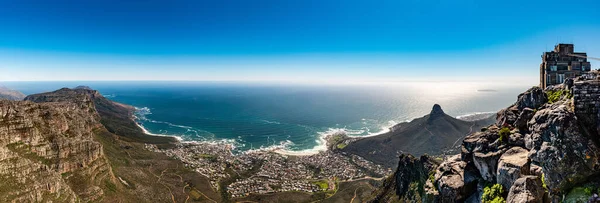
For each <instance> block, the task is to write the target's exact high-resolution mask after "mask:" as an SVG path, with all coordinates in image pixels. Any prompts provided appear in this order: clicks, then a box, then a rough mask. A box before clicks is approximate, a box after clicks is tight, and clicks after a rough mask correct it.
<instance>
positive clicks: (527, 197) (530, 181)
mask: <svg viewBox="0 0 600 203" xmlns="http://www.w3.org/2000/svg"><path fill="white" fill-rule="evenodd" d="M544 193H545V190H544V188H543V187H542V180H540V178H538V177H536V176H525V177H522V178H519V179H517V180H516V181H515V183H514V184H513V186H512V187H511V188H510V191H509V192H508V196H507V198H506V202H508V203H511V202H515V203H538V202H543V201H544Z"/></svg>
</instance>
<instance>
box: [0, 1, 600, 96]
mask: <svg viewBox="0 0 600 203" xmlns="http://www.w3.org/2000/svg"><path fill="white" fill-rule="evenodd" d="M599 11H600V1H598V0H571V1H564V0H562V1H558V0H545V1H538V0H519V1H512V0H506V1H482V0H390V1H376V0H374V1H357V0H339V1H338V0H333V1H328V0H300V1H296V0H294V1H286V0H257V1H249V0H236V1H234V0H218V1H202V0H191V1H175V0H171V1H156V0H140V1H124V0H119V1H108V0H84V1H82V0H72V1H61V0H56V1H45V0H39V1H31V0H8V1H5V0H0V81H15V80H16V81H19V80H28V81H29V80H79V81H81V80H209V81H297V82H339V81H354V82H395V81H411V80H444V81H455V80H461V81H463V80H467V81H509V82H511V83H514V82H518V83H527V84H529V83H531V84H536V83H537V82H538V72H539V63H540V62H541V58H540V55H541V53H542V52H543V51H546V50H550V49H552V47H553V45H554V44H556V43H558V42H565V43H575V49H576V51H585V52H588V55H589V56H597V57H598V56H600V39H598V38H599V37H600V12H599ZM592 66H593V68H600V67H599V66H600V63H598V62H593V64H592Z"/></svg>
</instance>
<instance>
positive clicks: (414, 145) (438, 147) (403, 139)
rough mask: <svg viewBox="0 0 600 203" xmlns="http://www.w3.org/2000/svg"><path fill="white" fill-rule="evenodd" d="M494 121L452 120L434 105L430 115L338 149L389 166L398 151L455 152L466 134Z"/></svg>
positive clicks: (419, 152) (490, 119) (423, 152)
mask: <svg viewBox="0 0 600 203" xmlns="http://www.w3.org/2000/svg"><path fill="white" fill-rule="evenodd" d="M494 121H495V119H493V117H490V118H487V119H481V120H476V121H464V120H460V119H456V118H454V117H452V116H449V115H447V114H446V113H444V111H443V110H442V107H441V106H440V105H437V104H436V105H434V106H433V108H432V110H431V113H430V114H428V115H425V116H423V117H421V118H417V119H414V120H412V121H410V122H406V123H400V124H397V125H395V126H393V127H392V128H391V129H390V132H387V133H384V134H381V135H377V136H373V137H367V138H363V139H358V140H356V141H354V142H351V143H349V144H348V146H346V147H344V148H343V149H342V151H344V152H347V153H351V154H356V155H359V156H361V157H364V158H365V159H367V160H370V161H373V162H375V163H378V164H383V165H386V166H390V167H391V166H395V165H396V164H397V161H398V160H397V159H392V158H391V157H397V156H398V154H400V153H409V154H413V155H415V156H420V155H423V154H430V155H441V154H444V153H452V152H454V153H456V152H458V151H459V146H460V143H461V141H462V139H463V138H464V137H465V136H466V135H468V134H470V133H472V132H476V131H478V130H479V129H481V127H484V126H487V125H489V124H491V123H493V122H494Z"/></svg>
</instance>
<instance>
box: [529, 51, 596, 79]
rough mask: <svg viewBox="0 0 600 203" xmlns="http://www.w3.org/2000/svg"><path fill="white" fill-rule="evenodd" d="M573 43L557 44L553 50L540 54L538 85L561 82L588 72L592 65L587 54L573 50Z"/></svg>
mask: <svg viewBox="0 0 600 203" xmlns="http://www.w3.org/2000/svg"><path fill="white" fill-rule="evenodd" d="M574 50H575V47H574V45H573V44H557V45H556V46H554V50H553V51H550V52H544V54H542V64H541V65H540V87H541V88H546V87H547V86H550V85H556V84H562V83H563V82H564V81H565V79H567V78H574V77H577V76H581V75H583V74H584V73H586V72H589V71H590V70H591V69H592V67H591V65H590V62H588V61H587V58H586V57H587V54H586V53H583V52H574Z"/></svg>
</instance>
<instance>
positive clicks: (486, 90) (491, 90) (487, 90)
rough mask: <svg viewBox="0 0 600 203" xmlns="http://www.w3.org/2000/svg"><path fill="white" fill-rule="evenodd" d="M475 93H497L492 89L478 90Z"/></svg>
mask: <svg viewBox="0 0 600 203" xmlns="http://www.w3.org/2000/svg"><path fill="white" fill-rule="evenodd" d="M477 91H478V92H497V91H498V90H494V89H479V90H477Z"/></svg>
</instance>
